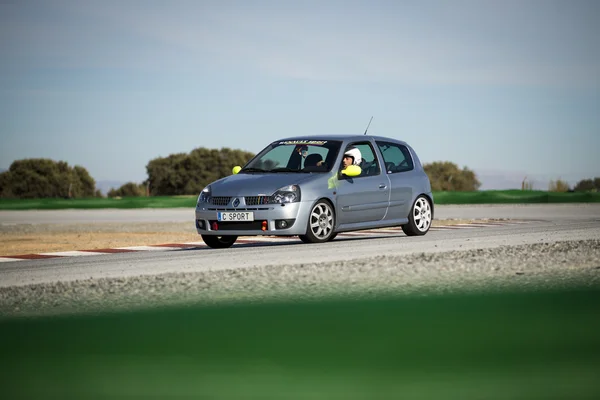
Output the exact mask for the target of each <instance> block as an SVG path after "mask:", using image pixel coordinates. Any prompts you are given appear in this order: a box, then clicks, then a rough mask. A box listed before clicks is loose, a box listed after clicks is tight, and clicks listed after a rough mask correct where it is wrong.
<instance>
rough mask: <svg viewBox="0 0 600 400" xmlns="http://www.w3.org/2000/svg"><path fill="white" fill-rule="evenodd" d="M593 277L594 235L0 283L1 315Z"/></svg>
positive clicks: (596, 278)
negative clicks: (334, 259) (210, 269)
mask: <svg viewBox="0 0 600 400" xmlns="http://www.w3.org/2000/svg"><path fill="white" fill-rule="evenodd" d="M598 285H600V240H585V241H566V242H556V243H539V244H533V245H522V246H504V247H499V248H492V249H478V250H469V251H451V252H445V253H433V254H431V253H419V254H412V255H408V256H380V257H376V258H368V259H358V260H353V261H347V262H334V263H322V264H295V265H285V266H281V265H277V266H263V267H255V268H247V269H235V270H222V271H213V272H200V273H170V274H163V275H154V276H139V277H133V278H126V279H124V278H116V279H98V280H83V281H75V282H65V283H62V282H57V283H53V284H39V285H30V286H22V287H10V288H0V316H17V315H20V316H33V315H52V314H64V313H81V312H105V311H118V310H126V309H136V308H147V307H156V306H166V305H174V304H182V303H198V302H200V303H204V304H216V303H223V302H240V301H244V302H249V301H271V300H274V299H278V300H282V299H289V300H292V299H293V300H298V299H320V298H323V297H327V296H335V295H340V294H344V295H352V296H356V297H363V298H364V297H377V296H381V295H389V294H390V293H392V294H400V295H405V294H412V295H414V294H419V295H430V294H439V293H452V292H465V291H466V292H473V291H476V292H478V291H490V290H492V291H493V290H502V289H511V290H513V289H516V290H523V289H525V290H534V289H535V290H537V289H552V288H559V287H565V286H598Z"/></svg>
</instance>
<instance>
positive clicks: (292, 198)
mask: <svg viewBox="0 0 600 400" xmlns="http://www.w3.org/2000/svg"><path fill="white" fill-rule="evenodd" d="M297 201H300V186H298V185H290V186H284V187H282V188H281V189H278V190H277V191H275V193H273V195H272V196H271V199H270V201H269V202H270V203H295V202H297Z"/></svg>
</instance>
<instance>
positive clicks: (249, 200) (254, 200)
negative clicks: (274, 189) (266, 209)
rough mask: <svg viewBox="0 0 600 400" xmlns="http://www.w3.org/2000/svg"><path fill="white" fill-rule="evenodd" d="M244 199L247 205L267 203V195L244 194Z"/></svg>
mask: <svg viewBox="0 0 600 400" xmlns="http://www.w3.org/2000/svg"><path fill="white" fill-rule="evenodd" d="M244 199H245V200H246V205H247V206H259V205H262V204H269V196H246V197H244Z"/></svg>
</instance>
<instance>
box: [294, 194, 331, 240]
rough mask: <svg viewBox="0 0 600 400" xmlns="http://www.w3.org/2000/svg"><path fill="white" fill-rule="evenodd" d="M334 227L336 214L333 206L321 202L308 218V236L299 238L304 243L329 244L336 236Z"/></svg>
mask: <svg viewBox="0 0 600 400" xmlns="http://www.w3.org/2000/svg"><path fill="white" fill-rule="evenodd" d="M334 226H335V213H334V212H333V208H332V207H331V204H329V202H327V201H325V200H319V201H318V202H317V204H315V205H314V206H313V208H312V210H311V211H310V214H309V216H308V223H307V227H306V235H299V238H300V240H302V241H303V242H304V243H324V242H327V241H329V240H332V239H333V238H334V237H335V236H336V234H335V233H334V232H333V227H334Z"/></svg>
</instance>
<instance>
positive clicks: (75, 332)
mask: <svg viewBox="0 0 600 400" xmlns="http://www.w3.org/2000/svg"><path fill="white" fill-rule="evenodd" d="M599 304H600V290H599V289H597V288H596V289H593V288H592V289H590V288H587V289H563V290H560V291H556V290H555V291H552V292H549V291H546V292H527V293H525V292H518V293H517V292H514V293H489V294H478V295H476V294H468V295H456V294H454V295H443V296H442V295H438V296H422V297H389V298H379V299H355V298H331V299H328V300H322V301H312V302H311V301H303V302H292V301H288V302H272V303H260V304H229V305H224V304H223V305H219V306H217V305H212V306H206V305H204V306H201V305H195V306H187V307H178V308H164V309H154V310H144V311H129V312H118V313H107V314H98V315H72V316H60V317H39V318H30V319H25V318H21V319H19V318H10V319H9V318H4V319H0V348H1V350H0V351H1V357H2V363H1V365H2V367H1V368H2V370H1V371H0V398H3V399H29V398H31V399H47V398H61V399H66V398H73V399H100V398H102V399H122V398H139V399H142V398H143V399H147V398H155V399H180V398H181V399H273V400H275V399H365V400H366V399H369V400H371V399H436V400H437V399H457V400H458V399H460V400H468V399H598V398H600V380H599V379H598V378H599V377H600V306H599Z"/></svg>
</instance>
